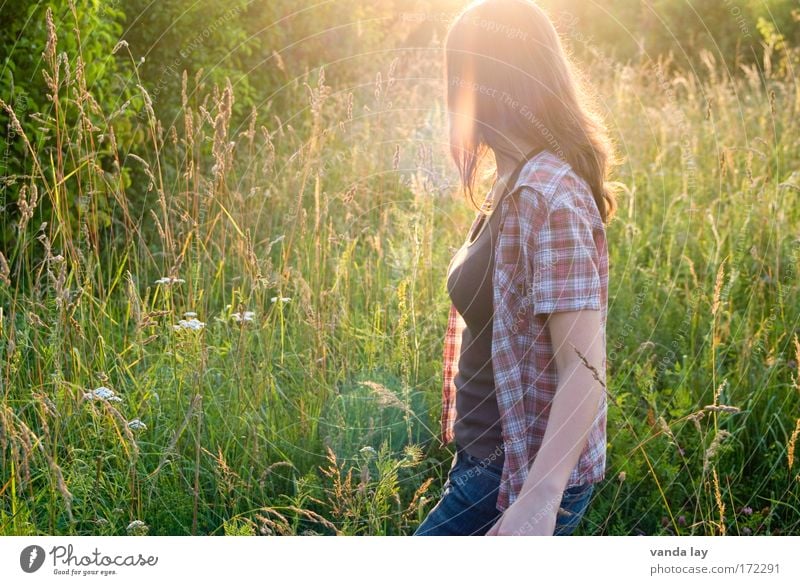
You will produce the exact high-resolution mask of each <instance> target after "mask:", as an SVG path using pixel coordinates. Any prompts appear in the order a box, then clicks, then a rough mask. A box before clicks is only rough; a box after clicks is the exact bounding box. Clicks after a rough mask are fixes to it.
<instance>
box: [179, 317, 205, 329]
mask: <svg viewBox="0 0 800 585" xmlns="http://www.w3.org/2000/svg"><path fill="white" fill-rule="evenodd" d="M205 326H206V324H205V323H203V322H202V321H198V320H197V319H195V318H194V317H192V318H191V319H181V320H180V321H178V324H177V325H173V326H172V328H173V329H174V330H175V331H181V330H183V329H191V330H192V331H199V330H200V329H202V328H203V327H205Z"/></svg>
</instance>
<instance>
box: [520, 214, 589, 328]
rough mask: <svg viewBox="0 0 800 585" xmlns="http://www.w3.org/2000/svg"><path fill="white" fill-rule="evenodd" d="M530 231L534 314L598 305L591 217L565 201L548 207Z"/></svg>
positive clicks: (575, 309)
mask: <svg viewBox="0 0 800 585" xmlns="http://www.w3.org/2000/svg"><path fill="white" fill-rule="evenodd" d="M541 211H542V212H543V213H544V214H545V215H544V218H543V220H542V222H541V223H538V222H537V225H538V229H537V230H536V232H535V234H533V236H534V237H533V240H534V242H535V243H534V250H533V267H532V268H533V283H532V287H533V289H532V291H531V294H532V296H533V299H532V300H533V312H534V314H544V313H556V312H561V311H577V310H580V309H596V310H600V308H601V290H600V273H599V268H600V262H599V260H600V259H599V253H598V250H597V246H596V245H595V240H594V236H593V232H592V221H591V216H590V215H589V213H587V211H586V210H584V209H583V208H581V207H580V206H579V205H578V204H576V203H573V202H570V201H566V202H560V203H559V204H557V205H556V206H554V207H552V208H550V207H548V206H543V207H542V208H541Z"/></svg>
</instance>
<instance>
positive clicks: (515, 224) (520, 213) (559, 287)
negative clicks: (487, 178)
mask: <svg viewBox="0 0 800 585" xmlns="http://www.w3.org/2000/svg"><path fill="white" fill-rule="evenodd" d="M512 195H513V197H512ZM497 212H498V213H501V214H502V215H501V217H500V221H501V233H500V234H499V237H498V238H497V241H496V243H495V246H496V247H495V264H494V271H493V273H492V274H493V277H494V281H493V283H494V293H493V294H494V313H493V330H492V367H493V370H494V379H495V393H496V396H497V406H498V410H499V411H500V418H501V424H502V429H503V443H504V449H505V457H504V464H503V474H502V481H501V484H500V491H499V495H498V499H497V509H498V510H500V511H503V510H505V509H506V508H507V507H508V506H509V505H511V504H512V503H513V502H514V500H515V499H516V498H517V495H518V494H519V492H520V490H521V488H522V485H523V483H524V481H525V478H526V477H527V474H528V470H529V469H530V467H531V465H532V464H533V461H534V458H535V457H536V453H537V451H538V449H539V446H540V444H541V442H542V439H543V437H544V432H545V429H546V427H547V420H548V415H549V412H550V410H549V409H550V403H551V401H552V399H553V397H554V395H555V392H556V388H557V386H558V372H557V369H556V363H555V359H554V354H553V348H552V344H551V341H550V333H549V330H548V328H547V322H546V320H547V314H548V313H553V312H557V311H575V310H578V309H596V310H600V311H601V318H602V335H603V342H604V343H605V324H606V313H607V305H608V300H607V299H608V292H607V291H608V254H607V248H606V238H605V227H604V225H603V222H602V219H601V218H600V215H599V213H598V210H597V206H596V204H595V201H594V198H593V196H592V193H591V189H590V188H589V186H588V185H587V183H586V182H585V181H584V180H583V179H581V178H580V177H578V175H577V174H576V173H575V172H574V171H573V170H572V168H571V167H570V166H569V164H568V163H566V162H564V161H563V160H562V159H560V158H558V157H557V156H556V155H555V154H553V153H552V152H550V151H548V150H545V151H542V152H540V153H539V154H537V155H536V156H534V157H533V158H531V160H529V161H528V162H527V163H526V164H525V166H524V168H523V169H522V171H521V172H520V175H519V178H518V179H517V182H516V185H515V187H514V189H513V190H512V191H510V192H509V193H508V194H507V196H506V197H505V198H504V199H503V200H502V201H501V203H500V208H498V209H497ZM465 327H466V324H465V322H464V320H463V318H462V317H461V315H460V314H459V313H458V311H457V310H456V308H455V306H454V305H452V303H451V306H450V317H449V321H448V326H447V332H446V335H445V344H444V364H443V377H444V383H443V388H442V421H441V430H440V433H441V435H440V439H441V440H442V442H443V443H444V444H447V443H450V442H451V441H452V440H453V438H454V434H453V424H454V422H455V418H456V406H455V404H456V400H455V394H456V386H455V384H454V378H455V374H456V372H457V368H458V359H459V355H460V350H461V334H462V331H463V330H464V328H465ZM604 356H605V352H604ZM605 368H606V361H605V357H604V358H603V364H602V367H601V368H598V370H600V373H601V375H603V374H604V373H605ZM606 412H607V402H606V395H605V392H603V399H602V402H601V406H600V408H599V409H598V412H597V416H596V417H595V419H594V422H593V423H592V427H591V430H590V432H589V435H588V439H587V441H586V445H585V447H584V449H583V451H582V452H581V455H580V458H579V460H578V463H577V465H576V466H575V468H574V469H573V471H572V473H571V474H570V477H569V480H568V482H567V486H572V485H576V484H581V483H594V482H598V481H600V480H602V479H604V477H605V463H606Z"/></svg>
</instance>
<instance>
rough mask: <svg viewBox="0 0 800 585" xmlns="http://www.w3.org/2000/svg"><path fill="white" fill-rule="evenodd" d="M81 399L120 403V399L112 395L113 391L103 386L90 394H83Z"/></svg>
mask: <svg viewBox="0 0 800 585" xmlns="http://www.w3.org/2000/svg"><path fill="white" fill-rule="evenodd" d="M83 397H84V398H86V399H87V400H105V401H107V402H122V398H120V397H119V396H117V395H116V394H114V391H113V390H111V389H110V388H106V387H105V386H100V387H98V388H95V389H94V390H92V391H91V392H85V393H84V394H83Z"/></svg>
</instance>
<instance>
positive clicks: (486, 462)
mask: <svg viewBox="0 0 800 585" xmlns="http://www.w3.org/2000/svg"><path fill="white" fill-rule="evenodd" d="M456 454H457V456H458V457H461V458H463V459H464V461H466V462H467V463H469V464H470V465H480V466H481V467H485V468H486V469H491V470H492V471H495V472H497V473H499V474H500V475H502V474H503V466H502V465H497V464H495V463H491V461H493V460H490V459H488V458H486V457H475V456H474V455H470V454H469V453H467V452H466V451H465V450H464V448H463V447H461V446H460V445H458V443H456Z"/></svg>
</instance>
